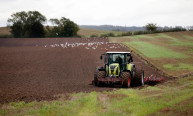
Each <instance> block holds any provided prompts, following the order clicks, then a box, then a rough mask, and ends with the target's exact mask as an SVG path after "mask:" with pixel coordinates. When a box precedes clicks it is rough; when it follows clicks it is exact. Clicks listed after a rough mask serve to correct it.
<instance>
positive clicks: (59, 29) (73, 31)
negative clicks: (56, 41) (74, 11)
mask: <svg viewBox="0 0 193 116" xmlns="http://www.w3.org/2000/svg"><path fill="white" fill-rule="evenodd" d="M50 22H51V23H52V24H53V26H54V27H53V28H52V29H51V30H50V31H49V33H50V35H51V36H53V37H73V36H76V35H77V32H78V30H79V27H78V25H77V24H76V23H74V22H73V21H71V20H70V19H67V18H65V17H62V18H61V19H60V20H58V19H50Z"/></svg>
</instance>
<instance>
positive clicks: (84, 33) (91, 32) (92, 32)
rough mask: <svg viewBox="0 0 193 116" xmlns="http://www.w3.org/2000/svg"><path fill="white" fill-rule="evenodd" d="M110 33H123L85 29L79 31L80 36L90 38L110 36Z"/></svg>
mask: <svg viewBox="0 0 193 116" xmlns="http://www.w3.org/2000/svg"><path fill="white" fill-rule="evenodd" d="M108 33H114V34H115V35H117V34H122V32H119V31H103V30H95V29H84V28H80V30H79V31H78V34H79V35H81V36H82V37H90V36H91V35H96V36H100V35H102V34H108Z"/></svg>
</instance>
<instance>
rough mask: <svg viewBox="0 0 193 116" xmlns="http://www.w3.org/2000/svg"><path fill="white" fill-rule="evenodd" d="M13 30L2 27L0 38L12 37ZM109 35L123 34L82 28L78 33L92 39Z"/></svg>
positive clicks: (0, 28)
mask: <svg viewBox="0 0 193 116" xmlns="http://www.w3.org/2000/svg"><path fill="white" fill-rule="evenodd" d="M10 31H11V29H10V28H7V27H0V36H5V35H10V34H11V33H10ZM107 33H114V34H115V35H116V34H121V33H122V32H117V31H102V30H95V29H84V28H80V30H79V31H78V35H81V36H83V37H90V36H91V35H97V36H99V35H101V34H107Z"/></svg>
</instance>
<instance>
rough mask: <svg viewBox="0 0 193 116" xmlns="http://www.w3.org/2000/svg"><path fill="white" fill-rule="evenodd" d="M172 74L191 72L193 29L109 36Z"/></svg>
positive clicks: (111, 39) (192, 69)
mask: <svg viewBox="0 0 193 116" xmlns="http://www.w3.org/2000/svg"><path fill="white" fill-rule="evenodd" d="M110 41H111V42H115V43H123V44H125V45H127V46H128V47H129V48H131V49H134V51H135V52H136V53H137V54H139V55H141V56H142V57H144V58H145V59H146V60H148V61H150V62H151V63H152V64H153V65H155V66H156V67H158V68H159V69H161V70H163V71H164V72H165V73H167V74H169V75H172V76H182V75H187V74H190V73H193V31H189V32H170V33H158V34H147V35H136V36H127V37H114V38H110Z"/></svg>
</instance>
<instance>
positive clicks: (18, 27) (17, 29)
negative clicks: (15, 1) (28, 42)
mask: <svg viewBox="0 0 193 116" xmlns="http://www.w3.org/2000/svg"><path fill="white" fill-rule="evenodd" d="M46 21H47V19H46V17H45V16H44V15H42V14H41V13H40V12H38V11H28V12H25V11H21V12H16V13H14V14H12V15H11V18H9V19H8V20H7V22H8V27H10V28H11V33H12V34H13V36H14V37H15V38H22V37H29V38H36V37H45V36H46V37H73V36H77V32H78V30H79V27H78V25H77V24H76V23H74V22H73V21H71V20H70V19H68V18H65V17H62V18H61V19H56V18H52V19H50V20H49V21H50V22H51V23H52V24H53V26H51V27H50V26H46V28H44V25H43V24H45V23H46Z"/></svg>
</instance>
